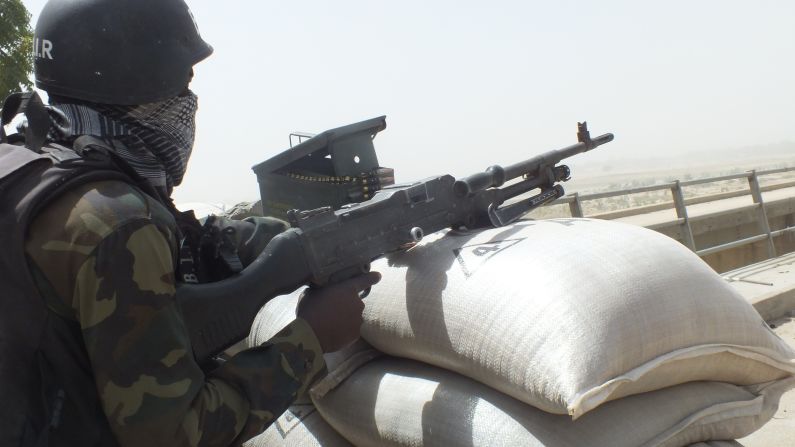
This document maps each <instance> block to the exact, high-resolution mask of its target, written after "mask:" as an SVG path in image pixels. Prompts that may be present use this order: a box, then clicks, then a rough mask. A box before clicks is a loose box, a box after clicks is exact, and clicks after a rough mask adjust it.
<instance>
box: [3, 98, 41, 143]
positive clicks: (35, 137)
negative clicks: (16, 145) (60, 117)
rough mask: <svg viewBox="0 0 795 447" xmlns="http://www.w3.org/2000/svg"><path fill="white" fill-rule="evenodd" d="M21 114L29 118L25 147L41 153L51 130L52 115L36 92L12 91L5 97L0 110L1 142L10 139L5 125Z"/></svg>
mask: <svg viewBox="0 0 795 447" xmlns="http://www.w3.org/2000/svg"><path fill="white" fill-rule="evenodd" d="M19 114H24V115H25V118H27V120H28V125H27V128H26V130H25V147H27V148H28V149H30V150H32V151H33V152H36V153H40V152H41V148H42V146H44V142H45V141H47V132H48V131H49V130H50V115H49V113H47V109H46V108H45V107H44V103H43V102H42V100H41V98H40V97H39V94H38V93H36V92H24V93H12V94H11V95H9V96H8V98H6V99H5V101H4V102H3V109H2V112H0V142H2V143H5V142H6V141H7V140H8V136H7V135H6V131H5V126H7V125H8V124H10V123H11V120H13V119H14V117H16V116H17V115H19Z"/></svg>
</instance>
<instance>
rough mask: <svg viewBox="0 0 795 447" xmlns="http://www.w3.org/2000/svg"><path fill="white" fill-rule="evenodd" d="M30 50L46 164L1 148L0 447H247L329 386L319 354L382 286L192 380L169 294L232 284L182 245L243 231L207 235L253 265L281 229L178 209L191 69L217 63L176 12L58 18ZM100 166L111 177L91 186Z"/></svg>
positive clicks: (313, 312)
mask: <svg viewBox="0 0 795 447" xmlns="http://www.w3.org/2000/svg"><path fill="white" fill-rule="evenodd" d="M35 39H36V40H35V42H36V44H35V46H36V51H35V70H36V84H37V86H38V87H39V88H41V89H43V90H45V91H47V92H48V94H49V98H50V106H49V107H48V108H47V115H46V116H48V119H49V123H48V126H47V127H48V128H49V129H48V131H47V132H46V134H47V138H46V141H45V142H44V145H43V146H44V148H43V151H44V153H45V155H46V157H45V156H44V155H39V154H36V153H35V152H33V151H28V150H27V149H25V148H24V147H22V146H21V144H23V143H24V144H26V145H27V146H28V147H30V148H32V149H34V151H36V150H38V149H39V147H36V144H33V142H32V140H33V139H34V138H33V137H32V136H35V132H30V131H26V132H27V139H26V141H22V138H21V137H20V136H19V135H17V136H16V139H15V138H14V136H11V137H9V138H8V141H9V142H12V143H13V142H14V141H16V142H17V144H18V145H17V146H11V145H8V144H4V145H0V194H4V196H3V197H2V199H3V200H2V201H0V207H2V210H0V211H2V213H4V214H3V215H2V216H0V224H1V225H2V228H3V230H4V231H3V232H4V233H7V235H4V236H3V237H4V239H3V240H2V241H0V242H1V243H2V245H3V246H5V247H9V249H8V250H7V253H3V254H0V269H2V271H3V272H2V275H0V288H1V289H2V290H3V291H4V295H3V296H2V297H0V318H1V319H2V321H0V354H2V356H3V360H2V363H0V401H2V402H3V409H2V410H1V411H0V444H2V445H37V446H39V445H74V446H78V445H79V446H105V445H123V446H138V445H141V446H144V445H145V446H161V445H162V446H166V445H169V446H181V445H187V446H209V445H212V446H225V445H238V444H240V443H242V442H244V441H245V440H247V439H249V438H251V437H253V436H254V435H256V434H258V433H260V432H261V431H263V430H264V429H265V428H266V427H267V426H268V425H269V424H270V423H271V422H272V421H273V420H274V418H276V417H278V416H279V415H280V414H281V413H282V412H283V411H284V410H285V409H286V408H287V407H288V406H289V405H290V404H291V403H292V402H293V401H294V400H295V399H296V397H297V396H299V395H301V394H302V393H303V392H304V391H305V390H306V389H307V387H308V385H309V384H310V383H311V382H312V380H313V379H314V378H316V377H317V375H318V374H319V373H321V372H322V371H323V370H324V368H325V365H324V362H323V358H322V354H323V352H330V351H334V350H337V349H339V348H341V347H342V346H344V345H345V344H347V343H349V342H351V341H352V340H353V339H355V338H356V337H357V336H358V334H359V327H360V325H361V318H362V310H363V307H364V305H363V303H362V302H361V300H360V299H359V297H358V292H359V291H361V290H364V289H366V288H368V287H370V286H371V285H373V284H375V283H376V282H377V281H378V279H379V276H378V274H375V273H372V274H368V275H363V276H360V277H358V278H354V279H352V280H350V281H347V282H344V283H340V284H338V285H336V286H332V287H327V288H324V289H317V290H313V291H312V292H310V293H307V294H306V295H305V296H304V297H303V299H302V301H301V303H300V304H299V308H298V311H297V314H298V317H299V318H297V319H296V320H295V321H294V322H292V323H291V324H290V325H288V326H287V327H286V328H284V330H282V331H281V332H280V333H279V334H278V335H276V336H275V337H274V338H273V339H271V340H270V341H268V342H267V343H265V344H264V345H262V346H259V347H255V348H251V349H247V350H244V351H242V352H240V353H238V354H237V355H235V356H233V357H231V358H229V359H228V360H227V361H226V362H224V363H222V364H221V365H220V366H216V367H204V368H203V367H202V366H204V365H202V366H200V365H198V364H197V362H196V361H195V359H194V358H193V356H192V351H191V346H190V342H189V339H188V336H187V333H186V329H185V323H184V321H183V320H182V316H181V314H180V312H179V309H178V307H177V304H176V301H175V293H176V283H177V281H178V280H179V279H186V278H197V277H198V276H204V278H205V279H206V278H211V279H218V278H219V277H223V276H225V275H226V274H229V273H234V271H235V270H236V269H235V268H234V266H233V264H234V263H231V264H230V263H229V262H226V263H224V262H221V261H224V260H225V257H224V256H222V257H221V258H222V259H221V261H218V260H216V261H218V262H216V264H212V263H211V264H210V265H209V266H207V265H204V266H199V267H201V268H196V269H194V270H190V271H188V270H189V269H188V270H186V269H185V268H184V266H183V265H181V264H180V265H178V264H179V258H180V256H181V255H182V257H183V258H184V253H185V248H184V247H183V249H182V252H180V249H181V247H180V244H181V242H182V241H183V240H186V239H187V240H189V241H190V240H191V237H190V236H191V235H192V234H193V235H194V236H196V235H198V236H203V235H204V233H206V230H207V228H211V227H213V226H214V227H215V228H221V229H226V228H232V230H227V231H220V232H219V231H215V232H214V233H213V234H216V236H217V234H225V235H229V234H231V236H229V239H227V240H226V241H227V242H228V241H230V240H231V242H232V243H234V244H236V245H237V246H238V247H239V250H238V252H237V253H236V255H238V256H239V259H240V261H242V264H243V265H245V264H246V263H248V262H250V261H251V260H253V259H254V258H255V257H256V255H257V253H259V251H260V250H262V248H263V247H264V246H265V245H266V244H267V241H268V240H269V239H270V238H271V237H273V236H274V235H275V234H277V233H278V232H280V231H283V230H284V229H285V228H286V224H284V223H282V222H280V221H276V220H272V219H259V220H256V219H255V220H251V221H249V222H247V223H239V224H236V225H231V224H229V223H226V222H224V221H223V220H220V219H215V220H214V221H213V222H212V223H211V225H210V226H207V225H205V226H204V227H201V226H200V225H199V224H197V223H196V222H193V221H192V220H191V219H190V216H188V215H185V214H182V213H179V212H177V211H176V210H175V209H174V208H173V205H172V203H171V201H170V199H169V195H170V193H171V190H172V188H173V187H174V186H176V185H179V183H180V181H181V180H182V176H183V174H184V173H185V169H186V164H187V161H188V158H189V156H190V152H191V148H192V145H193V135H194V116H195V112H196V108H197V100H196V95H194V94H193V92H191V91H190V89H189V88H188V84H189V82H190V80H191V77H192V75H193V71H192V67H193V65H194V64H196V63H198V62H199V61H201V60H203V59H204V58H206V57H207V56H209V55H210V54H211V52H212V48H211V47H210V46H209V45H208V44H207V43H205V42H204V41H203V40H202V38H201V37H200V36H199V33H198V29H197V27H196V25H195V23H194V20H193V17H192V15H191V13H190V11H189V9H188V7H187V5H186V4H185V3H184V2H183V0H70V1H65V0H50V1H49V2H48V3H47V4H46V6H45V7H44V10H43V11H42V13H41V16H40V18H39V22H38V24H37V26H36V36H35ZM34 103H35V101H33V100H30V101H29V104H28V108H29V109H30V108H31V107H32V106H33V105H35V104H34ZM9 104H13V101H11V100H9V102H7V103H6V107H4V110H3V112H4V115H5V114H6V113H5V112H6V110H5V109H8V110H11V108H12V107H11V105H9ZM30 116H32V115H30ZM29 121H31V122H29V124H28V125H29V126H33V124H34V122H35V121H36V120H29ZM28 130H29V129H28ZM22 133H25V132H22ZM3 136H4V135H3ZM42 140H44V137H43V136H42ZM47 157H49V158H47ZM44 158H47V160H48V162H47V163H46V166H45V164H44V163H41V160H42V159H44ZM20 159H24V160H23V161H22V162H19V160H20ZM52 160H55V162H53V161H52ZM102 160H105V162H106V164H105V165H102V166H106V165H112V166H115V167H117V168H118V169H117V170H115V171H114V170H113V169H107V168H106V167H103V168H102V169H100V168H96V169H94V168H91V166H94V165H97V166H99V165H100V163H101V162H102ZM105 162H102V163H105ZM14 163H17V164H14ZM53 163H54V167H50V166H51V165H53ZM92 163H93V164H92ZM34 165H36V166H42V167H41V168H36V169H38V170H35V171H30V170H29V167H30V166H34ZM78 167H79V169H78ZM55 168H57V169H55ZM26 169H28V170H27V171H26ZM92 169H93V170H92ZM20 172H34V174H25V175H21V174H18V173H20ZM72 172H73V173H72ZM58 176H59V177H58ZM8 185H22V186H8ZM23 189H24V191H23ZM14 191H18V192H17V193H15V192H14ZM42 191H44V192H42ZM12 193H13V194H12ZM14 194H16V195H14ZM9 197H15V199H13V200H14V203H10V202H9V200H11V199H9ZM14 213H16V214H14ZM3 219H5V220H3ZM9 222H11V223H9ZM23 227H24V228H23ZM5 230H8V231H5ZM203 232H204V233H203ZM14 234H17V235H20V236H23V237H20V238H16V239H21V241H17V240H16V239H15V238H14ZM198 239H200V237H198ZM192 240H193V241H194V242H195V241H196V240H197V237H194V238H193V239H192ZM17 246H19V247H20V249H19V250H18V251H20V253H17V249H16V248H14V247H17ZM22 247H24V254H23V253H22ZM189 248H190V249H189V251H188V253H190V254H195V253H196V252H197V250H196V247H195V246H193V247H189ZM232 254H233V255H235V253H232ZM14 256H16V257H14ZM22 258H25V259H22ZM194 261H195V262H196V263H199V262H200V260H198V259H194ZM227 261H228V260H227ZM274 262H278V260H275V261H274ZM188 264H190V263H188ZM218 269H220V270H223V272H221V273H219V271H218ZM238 270H239V269H238ZM197 272H199V273H201V274H198V276H194V275H197ZM28 283H30V284H28ZM31 295H35V296H31ZM218 298H219V299H223V298H224V297H223V296H219V297H218ZM39 308H41V309H42V311H41V312H40V311H39Z"/></svg>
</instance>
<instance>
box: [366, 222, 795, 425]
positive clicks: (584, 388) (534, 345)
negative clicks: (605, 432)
mask: <svg viewBox="0 0 795 447" xmlns="http://www.w3.org/2000/svg"><path fill="white" fill-rule="evenodd" d="M429 239H431V238H429ZM373 268H374V269H375V270H379V271H381V272H382V273H383V279H382V280H381V283H380V284H378V285H377V286H376V287H374V288H373V291H372V293H371V294H370V296H369V297H368V298H367V299H366V303H367V305H366V309H365V318H364V319H365V322H364V326H363V327H362V337H363V338H365V339H366V340H367V341H368V342H369V343H370V344H372V345H373V346H374V347H375V348H376V349H379V350H381V351H383V352H385V353H388V354H391V355H394V356H396V357H404V358H410V359H414V360H418V361H421V362H425V363H429V364H432V365H435V366H438V367H440V368H444V369H448V370H451V371H455V372H457V373H459V374H463V375H465V376H468V377H470V378H472V379H474V380H476V381H478V382H480V383H483V384H485V385H488V386H490V387H492V388H494V389H497V390H499V391H502V392H503V393H505V394H508V395H510V396H512V397H514V398H516V399H518V400H521V401H523V402H525V403H527V404H529V405H532V406H534V407H536V408H540V409H542V410H544V411H547V412H550V413H556V414H569V415H572V416H573V417H574V418H577V417H580V416H582V415H583V414H585V413H587V412H588V411H590V410H592V409H594V408H596V407H598V406H599V405H601V404H603V403H605V402H608V401H610V400H614V399H618V398H621V397H624V396H629V395H632V394H638V393H643V392H647V391H654V390H657V389H661V388H665V387H668V386H673V385H676V384H680V383H686V382H691V381H720V382H727V383H732V384H735V385H751V384H757V383H764V382H769V381H773V380H778V379H782V378H785V377H789V376H790V375H792V374H793V373H795V363H794V362H793V359H795V352H794V351H793V350H792V349H791V348H790V347H789V346H788V345H787V344H786V342H784V341H783V340H781V339H780V338H779V337H778V336H777V335H776V334H774V333H773V332H772V331H771V330H770V329H769V328H768V326H767V325H766V324H765V322H764V321H763V320H762V318H761V317H760V316H759V314H758V313H757V312H756V311H755V310H754V309H753V307H752V306H751V305H750V304H749V303H748V302H746V300H745V299H744V298H743V297H742V296H740V295H739V294H738V293H737V292H736V291H734V290H733V289H732V288H731V287H730V286H729V285H728V284H726V282H725V281H724V280H723V279H722V278H721V277H720V276H719V275H717V274H716V273H715V272H714V271H713V270H712V269H711V268H710V267H709V266H708V265H707V264H705V263H704V262H703V261H701V259H699V257H698V256H697V255H695V254H694V253H692V252H691V251H690V250H688V249H687V248H685V247H684V246H682V245H681V244H679V243H678V242H676V241H674V240H673V239H671V238H669V237H667V236H664V235H661V234H659V233H657V232H654V231H651V230H648V229H645V228H642V227H636V226H631V225H627V224H622V223H617V222H611V221H602V220H593V219H553V220H543V221H528V222H520V223H517V224H514V225H512V226H509V227H504V228H497V229H491V230H486V231H481V232H473V233H456V232H448V233H447V234H445V235H439V234H437V235H434V237H432V240H427V241H423V243H421V244H419V245H418V246H416V247H414V248H412V249H411V250H409V251H408V252H405V253H402V254H400V255H396V256H392V257H391V258H390V259H389V260H388V261H383V262H377V263H375V264H374V266H373Z"/></svg>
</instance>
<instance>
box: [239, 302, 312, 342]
mask: <svg viewBox="0 0 795 447" xmlns="http://www.w3.org/2000/svg"><path fill="white" fill-rule="evenodd" d="M302 291H303V289H299V290H296V291H295V292H293V293H291V294H289V295H281V296H277V297H276V298H273V299H272V300H270V301H268V302H267V304H265V306H263V307H262V309H260V310H259V312H258V313H257V316H256V317H254V324H253V325H251V332H249V334H248V346H249V347H254V346H259V345H261V344H263V343H265V342H266V341H268V340H270V339H271V338H273V336H274V335H276V334H277V333H279V331H280V330H282V329H284V327H285V326H287V325H288V324H290V323H291V322H292V321H293V320H295V307H296V306H297V305H298V298H300V297H301V292H302Z"/></svg>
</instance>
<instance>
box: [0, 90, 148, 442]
mask: <svg viewBox="0 0 795 447" xmlns="http://www.w3.org/2000/svg"><path fill="white" fill-rule="evenodd" d="M36 101H38V103H36ZM32 105H35V106H41V110H43V106H42V105H41V102H40V100H39V99H38V97H33V95H28V96H27V97H22V98H21V99H19V100H18V101H17V103H16V104H14V103H12V106H14V107H12V109H15V110H12V111H9V102H8V101H7V102H6V104H5V106H4V108H3V117H2V118H3V119H2V123H3V124H6V123H7V122H8V121H10V118H8V116H10V115H11V114H12V113H13V114H14V115H15V114H16V113H14V112H16V111H17V110H16V109H19V111H20V112H27V113H26V115H28V127H29V129H30V128H31V127H33V128H34V130H33V131H30V130H29V132H28V135H27V137H22V136H20V135H12V136H11V137H9V138H6V136H5V133H4V132H0V133H1V135H0V140H2V141H6V142H3V143H0V247H1V248H2V249H0V291H2V294H0V359H2V360H0V445H2V446H14V447H16V446H25V447H27V446H61V445H63V446H115V445H118V444H117V442H116V440H115V438H114V436H113V434H112V433H111V430H110V427H109V424H108V422H107V419H106V417H105V414H104V412H103V410H102V406H101V404H100V401H99V398H98V394H97V390H96V385H95V383H94V379H93V374H92V372H91V371H90V370H88V371H86V370H85V366H84V365H88V364H90V363H89V361H88V354H87V352H86V350H85V347H84V345H83V343H82V334H81V330H80V327H79V324H78V323H77V322H76V321H73V320H69V319H67V318H63V317H61V316H59V315H57V314H56V313H54V312H53V311H51V310H50V309H49V308H48V306H47V305H46V304H45V299H44V297H43V296H42V294H41V293H42V292H41V291H40V290H39V287H37V282H36V281H35V279H34V275H36V272H35V269H34V268H32V266H30V265H28V263H27V262H26V260H27V256H26V254H25V240H26V237H27V230H28V227H29V225H30V224H31V222H32V220H33V218H34V217H35V216H36V215H37V214H38V212H39V211H41V210H42V209H43V208H44V207H46V206H47V205H48V204H49V203H51V202H52V201H53V200H55V199H56V198H58V197H59V196H60V195H61V194H62V193H64V192H66V191H68V190H70V189H73V188H75V187H78V186H80V185H83V184H86V183H89V182H95V181H104V180H118V181H122V182H126V183H130V184H135V182H134V181H133V180H132V179H131V177H130V176H129V175H128V173H126V170H125V168H124V167H120V166H119V164H118V163H117V162H116V161H114V158H113V157H112V156H109V154H107V153H106V152H105V151H102V150H97V149H92V148H91V147H86V148H83V151H82V154H79V153H77V152H76V151H74V150H72V149H71V148H66V147H63V146H58V145H53V144H50V145H47V146H44V147H42V146H41V145H42V144H43V143H44V138H43V137H42V136H41V125H42V124H43V121H42V120H41V119H37V118H36V117H35V113H36V112H35V111H33V110H32V109H34V107H32ZM26 108H27V109H28V110H27V111H26V110H25V109H26ZM36 108H38V107H36ZM44 113H45V114H46V111H45V112H44ZM31 116H33V117H34V118H33V119H31ZM38 118H41V116H39V117H38ZM36 127H38V131H39V133H38V134H36V133H35V132H36ZM32 132H33V133H32ZM45 135H46V132H45ZM23 142H25V143H26V146H27V147H25V146H23V145H22V143H23ZM14 143H16V144H14Z"/></svg>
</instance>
